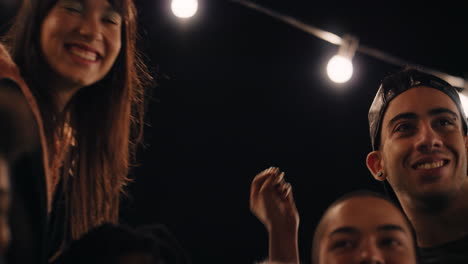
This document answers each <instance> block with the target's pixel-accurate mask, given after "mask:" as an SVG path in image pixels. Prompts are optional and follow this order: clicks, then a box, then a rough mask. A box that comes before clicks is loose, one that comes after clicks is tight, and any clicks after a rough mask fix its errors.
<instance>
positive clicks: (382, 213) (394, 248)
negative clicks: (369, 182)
mask: <svg viewBox="0 0 468 264" xmlns="http://www.w3.org/2000/svg"><path fill="white" fill-rule="evenodd" d="M416 259H417V256H416V244H415V238H414V232H413V230H412V228H411V225H410V223H409V221H408V220H407V218H406V217H405V216H404V214H403V213H402V212H401V210H399V208H397V207H396V206H395V205H394V204H393V203H391V202H390V201H389V200H387V199H386V198H384V197H382V196H380V195H378V194H375V193H373V192H353V193H350V194H348V195H345V196H343V197H342V198H340V199H338V200H337V201H335V202H334V203H333V204H332V205H330V206H329V207H328V209H327V210H326V212H325V213H324V215H323V217H322V218H321V220H320V222H319V224H318V226H317V228H316V231H315V234H314V240H313V246H312V263H313V264H329V263H330V264H331V263H334V264H340V263H346V264H350V263H351V264H352V263H395V264H397V263H398V264H415V263H417V261H416Z"/></svg>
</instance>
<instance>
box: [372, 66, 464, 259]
mask: <svg viewBox="0 0 468 264" xmlns="http://www.w3.org/2000/svg"><path fill="white" fill-rule="evenodd" d="M369 127H370V136H371V142H372V148H373V151H372V152H371V153H369V154H368V156H367V160H366V163H367V167H368V168H369V170H370V171H371V173H372V174H373V176H374V178H375V179H377V180H379V181H386V182H388V184H389V185H390V186H391V187H392V189H393V191H394V193H395V195H396V197H397V198H398V201H399V202H400V204H401V206H402V208H403V210H404V212H405V213H406V215H407V216H408V218H409V219H410V221H411V223H412V225H413V226H414V229H415V230H416V235H417V242H418V246H419V248H420V257H421V262H422V263H424V264H425V263H444V264H451V263H468V176H467V144H468V142H467V127H468V126H467V119H466V117H465V114H464V111H463V107H462V105H461V103H460V98H459V96H458V92H457V90H456V89H455V88H454V87H452V86H451V85H450V84H448V83H447V82H445V81H443V80H441V79H439V78H437V77H435V76H433V75H430V74H426V73H423V72H420V71H418V70H416V69H405V70H403V71H400V72H398V73H395V74H393V75H390V76H388V77H386V78H385V79H384V80H383V82H382V84H381V86H380V88H379V90H378V92H377V95H376V96H375V99H374V101H373V103H372V105H371V107H370V110H369Z"/></svg>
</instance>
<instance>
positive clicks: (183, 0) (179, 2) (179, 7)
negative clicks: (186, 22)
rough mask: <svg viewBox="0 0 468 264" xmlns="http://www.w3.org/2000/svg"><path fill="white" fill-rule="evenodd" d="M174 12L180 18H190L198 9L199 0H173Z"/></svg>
mask: <svg viewBox="0 0 468 264" xmlns="http://www.w3.org/2000/svg"><path fill="white" fill-rule="evenodd" d="M171 9H172V13H174V15H175V16H176V17H179V18H189V17H192V16H194V15H195V13H197V10H198V0H172V3H171Z"/></svg>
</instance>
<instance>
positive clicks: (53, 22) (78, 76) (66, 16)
mask: <svg viewBox="0 0 468 264" xmlns="http://www.w3.org/2000/svg"><path fill="white" fill-rule="evenodd" d="M121 30H122V17H121V15H120V14H119V13H118V12H116V11H115V10H114V9H113V8H112V6H111V5H110V3H109V2H108V1H107V0H58V1H57V3H56V4H55V5H54V6H53V8H52V9H51V10H50V11H49V13H48V15H47V16H46V17H45V19H44V21H43V23H42V25H41V35H40V44H41V51H42V54H43V56H44V58H45V60H46V62H47V63H48V64H49V66H50V67H51V69H52V71H53V73H52V74H53V75H54V76H52V80H54V79H55V80H58V81H60V82H62V83H66V84H68V85H70V86H71V87H79V88H81V87H85V86H89V85H91V84H93V83H96V82H98V81H99V80H101V79H103V78H104V76H106V74H107V73H108V72H109V71H110V69H111V68H112V66H113V64H114V62H115V61H116V59H117V57H118V55H119V52H120V49H121V46H122V43H121V42H122V41H121Z"/></svg>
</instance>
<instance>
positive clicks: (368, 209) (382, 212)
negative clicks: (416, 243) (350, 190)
mask: <svg viewBox="0 0 468 264" xmlns="http://www.w3.org/2000/svg"><path fill="white" fill-rule="evenodd" d="M326 220H327V228H326V231H325V235H326V236H327V235H328V234H330V233H331V232H333V230H336V229H338V228H340V227H344V226H348V227H353V228H355V229H358V230H360V231H362V232H367V231H376V230H377V227H378V226H382V225H389V224H390V225H396V226H400V227H402V228H403V229H405V230H406V231H407V232H409V229H408V226H407V222H406V220H405V218H404V216H403V214H402V212H401V211H400V210H399V209H397V208H396V207H395V206H393V205H392V204H390V202H388V201H385V200H383V199H381V198H377V197H354V198H350V199H348V200H346V201H344V202H342V203H340V204H338V205H336V206H335V207H334V208H332V209H331V210H330V211H329V212H328V213H327V219H326Z"/></svg>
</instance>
